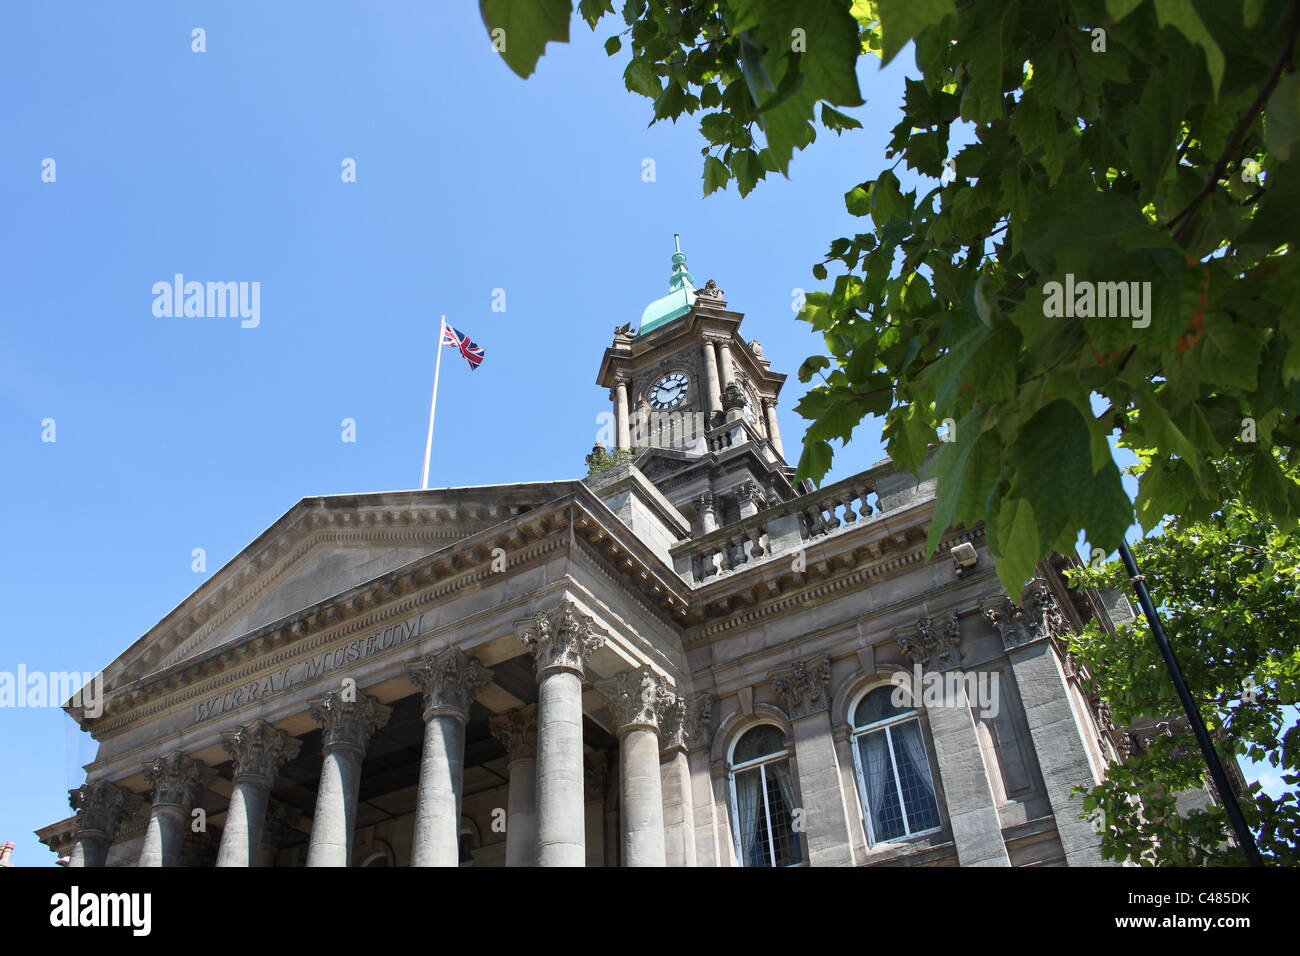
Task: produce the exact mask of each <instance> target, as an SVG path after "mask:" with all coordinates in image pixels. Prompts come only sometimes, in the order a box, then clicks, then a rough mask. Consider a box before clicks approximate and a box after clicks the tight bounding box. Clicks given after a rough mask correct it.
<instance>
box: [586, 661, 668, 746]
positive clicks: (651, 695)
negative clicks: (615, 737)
mask: <svg viewBox="0 0 1300 956" xmlns="http://www.w3.org/2000/svg"><path fill="white" fill-rule="evenodd" d="M596 689H597V690H599V691H600V692H601V693H602V694H604V695H605V699H606V700H607V701H609V710H610V713H611V714H613V715H614V727H615V730H616V731H617V732H618V733H619V734H622V733H624V732H625V731H628V730H632V729H633V728H636V727H646V728H649V729H650V730H653V731H655V732H656V733H658V732H659V730H660V728H661V727H662V726H663V721H664V718H665V716H666V715H667V714H668V713H669V712H670V711H671V710H672V708H673V706H674V705H675V704H676V703H677V695H676V694H674V693H673V692H672V691H670V690H669V689H668V685H667V683H666V682H665V681H664V679H663V678H662V677H661V676H659V675H658V674H656V673H655V672H654V671H652V670H651V669H650V668H649V667H647V666H645V665H642V666H641V667H637V668H632V669H630V670H625V671H619V672H618V673H617V674H615V675H614V676H613V677H611V678H610V679H609V680H607V681H602V682H601V683H600V684H598V685H597V686H596Z"/></svg>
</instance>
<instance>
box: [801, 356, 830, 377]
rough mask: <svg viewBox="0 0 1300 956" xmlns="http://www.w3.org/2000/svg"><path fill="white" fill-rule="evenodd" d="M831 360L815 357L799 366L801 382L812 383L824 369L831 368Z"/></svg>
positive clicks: (824, 357)
mask: <svg viewBox="0 0 1300 956" xmlns="http://www.w3.org/2000/svg"><path fill="white" fill-rule="evenodd" d="M830 365H831V360H830V359H828V358H827V357H826V356H825V355H813V356H810V357H809V358H807V359H804V363H803V364H802V365H800V366H799V381H801V382H811V381H812V377H813V376H814V375H816V374H817V373H818V372H819V371H821V370H822V369H824V368H830Z"/></svg>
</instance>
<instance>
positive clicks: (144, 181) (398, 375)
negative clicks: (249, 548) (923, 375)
mask: <svg viewBox="0 0 1300 956" xmlns="http://www.w3.org/2000/svg"><path fill="white" fill-rule="evenodd" d="M0 16H2V17H3V25H2V28H0V130H2V133H0V209H3V210H4V215H5V220H6V228H5V231H4V235H3V248H2V249H0V263H2V265H0V303H3V305H2V308H3V312H2V313H0V314H2V315H3V336H2V337H0V449H3V452H4V458H3V461H4V463H5V465H6V467H5V469H4V494H3V495H0V526H2V527H3V528H4V529H5V535H6V544H7V546H6V547H3V548H0V576H3V579H4V580H5V581H6V583H7V591H8V595H9V601H8V602H7V603H8V607H7V613H6V614H5V615H4V616H3V617H2V618H0V669H2V670H9V671H13V670H15V669H16V668H17V666H18V664H19V663H22V664H24V665H25V666H26V667H27V669H28V670H29V671H33V670H47V671H66V670H76V671H96V670H99V669H100V668H102V667H103V666H104V665H106V664H107V663H108V662H109V661H110V660H111V659H112V658H113V657H114V656H115V655H116V654H117V653H119V652H120V651H121V650H123V649H124V648H126V647H127V646H128V645H130V644H131V643H132V642H133V641H134V640H136V639H137V638H138V637H139V636H140V635H141V634H143V633H144V632H145V631H146V630H147V629H148V628H149V627H150V626H152V625H153V624H154V623H156V622H157V621H158V620H159V619H160V618H161V617H162V616H164V615H165V614H166V613H167V612H168V611H169V610H170V609H171V608H173V607H174V606H175V605H176V604H178V603H179V602H180V601H181V600H182V599H183V598H184V597H185V596H186V595H187V594H189V593H190V592H191V591H192V590H193V589H194V588H195V587H197V586H198V584H199V583H200V582H201V580H202V579H203V578H204V577H205V576H206V575H201V574H196V573H195V572H194V571H193V570H192V569H191V562H192V560H193V558H192V552H193V549H195V548H203V549H204V550H205V552H206V560H207V568H208V571H209V573H210V572H211V571H215V570H216V569H217V568H219V567H221V566H222V565H223V564H224V563H225V562H226V561H227V560H229V559H230V558H231V557H232V556H233V555H235V554H236V553H238V551H239V550H240V549H241V548H243V547H244V546H245V545H246V544H247V543H248V542H249V541H251V540H252V539H253V538H255V537H256V536H257V535H258V534H259V533H260V532H261V531H263V530H264V529H265V528H266V527H267V526H268V525H270V524H271V523H272V522H273V521H274V520H275V519H276V518H277V517H279V516H280V515H281V514H283V513H284V512H285V511H286V510H288V509H289V508H290V507H291V506H292V505H293V504H294V503H295V502H296V501H298V500H299V499H300V498H303V497H306V496H311V495H322V494H335V493H344V492H370V491H384V490H392V489H404V488H414V487H418V484H419V478H420V466H421V463H422V457H423V452H424V437H425V429H426V427H427V415H428V401H429V389H430V386H431V382H432V374H433V358H434V349H435V342H436V332H437V328H438V316H439V315H440V314H444V313H445V314H446V315H447V317H448V321H449V322H451V323H452V324H454V325H455V326H456V327H457V328H459V329H461V330H462V331H465V332H468V333H469V334H470V335H472V336H473V337H474V339H475V340H476V341H477V342H478V343H479V344H480V345H482V346H484V347H485V348H486V350H487V360H486V361H485V363H484V364H483V366H482V367H481V368H480V369H479V370H478V371H476V372H473V373H471V372H470V371H469V369H468V368H467V366H466V365H465V363H464V362H463V361H461V360H460V359H459V358H458V357H456V356H455V354H454V353H451V352H448V353H447V355H446V356H445V358H446V359H447V360H446V361H444V363H443V369H442V384H441V389H440V395H439V407H438V412H439V414H438V429H437V434H436V436H435V441H434V455H433V465H432V469H431V476H430V484H431V485H433V486H439V485H467V484H486V483H498V482H513V481H519V480H542V479H561V478H576V477H580V476H581V474H582V473H584V472H585V467H584V465H583V456H584V455H585V454H586V453H587V452H588V451H589V450H590V448H591V445H592V442H593V441H594V439H595V437H596V431H597V428H598V425H597V420H596V416H597V415H598V414H599V413H600V412H602V411H605V410H607V409H608V408H609V403H608V399H607V396H606V393H605V392H604V391H603V390H602V389H600V388H598V387H596V386H595V384H594V378H595V374H596V370H597V366H598V363H599V360H600V356H601V353H602V350H603V349H604V348H605V346H606V345H607V344H609V341H610V339H611V335H612V330H613V328H614V326H615V325H617V324H621V323H623V322H627V321H633V322H635V321H636V320H638V319H639V318H640V315H641V310H642V309H643V308H644V307H645V305H646V304H647V303H648V302H649V301H650V300H652V299H654V298H657V297H658V296H660V295H663V294H664V293H665V292H666V291H667V282H668V276H669V266H670V263H669V257H670V255H671V253H672V251H673V246H672V240H673V233H675V232H677V233H680V234H681V237H682V247H683V250H684V251H685V252H686V253H687V255H688V256H689V263H690V267H691V270H692V272H693V274H694V276H695V278H696V280H697V281H698V282H700V283H703V282H704V281H705V280H707V279H709V278H713V279H716V280H717V282H718V284H719V285H720V286H721V287H722V288H723V289H724V290H726V293H727V298H728V302H729V305H730V306H731V307H732V308H734V309H737V310H738V311H742V312H745V313H746V320H745V325H744V331H745V333H746V335H747V336H748V337H750V338H758V339H759V340H760V341H761V342H762V343H763V346H764V351H765V354H766V355H767V357H768V358H770V359H771V360H772V363H773V366H774V368H777V369H779V370H782V371H786V372H788V373H789V374H790V376H791V378H790V382H789V383H788V384H787V390H786V394H785V395H784V396H783V401H782V403H781V405H780V408H779V414H780V419H781V429H782V432H783V434H784V436H785V437H786V445H787V449H788V451H789V453H790V455H791V457H792V458H796V457H797V454H798V445H799V441H798V439H799V436H800V435H801V434H802V431H803V429H802V420H801V419H799V417H798V416H797V415H796V414H795V413H794V412H793V410H792V409H793V406H794V404H795V403H796V401H797V399H798V397H799V395H800V394H801V393H802V391H803V389H804V388H805V386H801V385H800V384H799V383H798V381H797V379H796V377H795V375H794V373H795V371H796V370H797V368H798V366H799V364H800V362H801V361H802V360H803V359H804V358H805V357H807V356H808V355H810V354H814V353H816V352H819V351H821V343H820V341H819V339H818V337H817V336H815V335H814V334H813V333H812V332H811V331H810V330H809V329H808V327H807V326H806V325H805V324H803V323H799V322H796V321H794V320H793V313H792V309H791V302H792V297H793V290H795V289H796V288H806V289H812V288H814V287H815V285H816V283H815V280H813V278H812V275H811V272H810V266H811V264H812V263H813V262H814V261H817V260H818V259H820V258H821V256H822V255H823V254H824V253H825V250H826V247H827V245H828V243H829V240H830V239H832V238H834V237H835V236H838V235H850V234H852V233H853V232H854V231H856V229H855V225H856V224H857V221H856V220H854V219H853V218H852V217H850V216H849V215H848V214H847V213H846V212H845V211H844V206H843V199H842V196H843V193H844V191H845V190H846V189H847V188H849V187H850V186H851V185H853V184H854V183H856V182H858V181H860V180H862V179H865V178H869V177H871V176H873V175H874V174H875V173H876V172H877V171H878V170H879V169H880V168H881V167H882V166H883V165H884V160H883V152H884V146H885V143H886V142H887V141H888V139H889V130H890V129H891V128H892V127H893V125H894V124H895V122H896V121H897V119H898V115H899V114H898V106H899V104H900V103H901V97H902V77H903V71H904V70H905V69H906V68H907V67H908V66H909V65H910V58H909V57H908V56H903V57H900V58H899V59H898V60H897V61H896V62H895V63H894V64H893V65H892V66H891V67H890V69H888V70H885V71H880V70H879V69H878V68H877V62H878V61H875V60H874V59H872V60H870V61H865V62H864V63H863V66H862V69H861V80H862V88H863V94H864V96H865V97H866V99H867V101H868V102H867V106H865V107H863V108H860V109H857V110H853V111H851V112H853V113H854V114H855V115H857V116H858V117H859V118H860V119H861V120H862V121H863V122H864V124H865V126H866V128H865V129H864V130H861V131H857V132H854V133H850V134H848V135H846V136H845V137H843V138H837V137H835V136H834V135H832V134H829V133H827V132H825V131H820V132H819V138H818V142H817V144H816V148H814V149H812V150H811V151H809V152H807V153H804V154H799V155H797V156H796V159H795V162H794V165H793V168H792V173H791V178H790V179H788V180H786V179H782V178H780V177H775V178H773V179H772V180H771V181H769V182H766V183H763V184H760V186H759V188H758V189H757V190H756V191H755V192H754V193H753V194H752V195H751V196H749V197H748V198H746V199H745V200H743V201H741V200H740V199H739V197H738V195H737V194H736V192H735V187H734V185H733V186H732V187H731V189H730V190H728V191H727V192H725V193H721V194H714V195H713V196H711V197H709V198H708V199H702V198H701V183H700V172H701V166H700V163H701V157H700V152H699V150H700V145H701V143H700V141H699V136H698V133H697V131H696V129H695V123H694V122H693V121H690V122H682V123H680V124H678V125H677V126H672V125H666V124H659V125H656V126H654V127H650V128H647V125H646V124H647V122H648V120H649V117H650V101H649V100H645V99H643V98H641V97H638V96H635V95H634V94H630V93H628V92H626V91H625V90H624V88H623V83H622V79H621V74H622V70H623V67H624V65H625V64H626V60H627V57H628V53H627V51H626V50H624V52H623V53H621V54H620V55H618V56H617V57H615V58H613V59H611V58H608V57H606V56H605V54H604V52H603V49H602V44H603V42H604V39H605V38H606V36H608V35H609V34H610V33H611V32H613V29H614V27H615V26H616V21H614V20H607V21H606V22H605V23H604V24H602V25H601V27H600V28H599V29H598V31H597V32H596V33H595V34H592V33H591V32H590V31H589V30H588V29H587V28H586V27H585V25H581V24H578V23H576V22H575V24H574V27H573V34H572V36H573V42H571V43H570V44H569V45H567V46H551V47H550V48H549V50H548V53H547V55H546V56H545V57H544V58H543V59H542V61H541V64H540V68H539V70H538V72H537V73H536V74H535V75H534V76H533V77H532V78H531V79H530V80H528V81H527V82H524V81H521V80H520V79H518V78H517V77H516V76H515V75H514V74H513V73H511V72H510V71H509V70H508V69H507V68H506V67H505V65H504V64H503V63H502V62H501V61H500V60H499V58H498V57H497V55H496V54H495V53H494V52H493V51H492V50H491V47H490V43H489V40H488V38H487V36H486V33H485V31H484V28H483V25H482V23H481V21H480V20H479V18H478V13H477V5H476V4H473V3H464V2H462V3H434V4H430V3H408V2H394V0H387V2H384V3H382V4H363V3H360V2H356V3H342V2H313V3H306V2H287V0H278V2H276V3H273V4H260V3H250V2H231V3H211V2H191V3H186V4H175V3H149V2H140V0H136V2H132V3H131V4H129V5H106V4H94V3H89V2H83V3H57V4H10V5H8V6H7V7H6V9H5V11H4V13H3V14H0ZM196 27H200V28H202V29H203V30H205V31H206V46H207V50H206V52H204V53H195V52H192V50H191V42H192V41H191V31H192V30H193V29H194V28H196ZM46 158H52V159H53V160H54V161H55V164H56V165H55V175H56V179H55V181H54V182H53V183H47V182H42V179H41V173H42V162H43V160H45V159H46ZM345 158H351V159H354V160H355V162H356V171H357V182H355V183H344V182H342V181H341V177H340V171H341V163H342V162H343V160H344V159H345ZM647 158H650V159H653V160H654V161H655V173H656V177H655V181H654V182H645V181H643V179H642V168H643V160H645V159H647ZM178 272H179V273H183V274H184V275H185V276H186V278H187V279H192V280H197V281H202V282H207V281H245V282H258V283H260V290H261V301H260V324H259V325H258V326H257V327H256V328H241V325H240V321H239V320H238V319H234V318H175V317H174V318H166V317H158V316H155V315H154V314H153V309H152V305H153V300H154V296H153V293H152V287H153V285H154V283H155V282H158V281H168V282H170V281H171V279H172V277H173V275H174V274H175V273H178ZM495 289H503V290H504V291H505V302H506V310H505V311H504V312H498V311H493V310H492V302H493V290H495ZM345 418H350V419H353V420H354V421H355V423H356V424H355V430H356V441H355V442H351V443H349V442H344V441H343V440H342V432H343V426H342V422H343V419H345ZM46 419H53V420H54V423H55V437H56V441H54V442H52V443H51V442H46V441H42V432H43V425H42V422H43V421H44V420H46ZM881 457H883V450H882V448H881V445H880V442H879V426H878V424H875V423H871V422H867V423H864V425H863V426H861V428H860V430H859V433H858V435H857V436H856V437H855V440H854V441H853V443H852V444H851V445H850V446H849V447H848V448H847V449H846V450H845V451H842V452H840V453H838V454H837V456H836V463H835V468H834V470H833V472H832V473H831V474H830V475H829V476H828V480H833V479H835V478H838V477H842V476H845V475H848V474H851V473H853V472H855V471H858V470H861V469H862V468H865V467H866V466H867V465H869V464H871V463H872V462H874V461H876V460H878V459H879V458H881ZM71 726H72V725H71V722H70V721H69V720H68V719H67V718H66V717H65V716H64V715H63V714H62V712H61V711H59V710H56V709H50V708H46V709H34V708H33V709H7V710H5V711H3V712H0V760H3V766H4V767H5V769H6V773H5V778H6V786H5V787H4V788H3V789H2V790H0V841H3V840H6V839H8V840H14V841H15V842H16V843H17V844H18V848H17V850H16V852H15V857H14V862H15V863H16V864H18V865H44V864H52V863H53V862H54V856H53V854H51V853H50V852H49V851H48V850H46V849H45V848H44V847H42V846H40V845H39V844H38V843H37V841H36V840H35V837H34V836H33V835H32V832H31V831H32V830H33V829H34V828H35V827H38V826H42V825H44V824H47V823H51V822H54V821H56V820H58V819H60V818H62V817H64V816H66V815H67V814H68V813H69V812H70V810H69V808H68V805H67V801H66V796H65V791H66V790H67V789H68V788H71V787H75V786H77V785H79V784H80V783H81V782H82V780H83V778H84V774H83V772H82V770H81V766H82V764H84V763H85V762H87V761H89V760H90V759H91V758H92V757H93V753H94V751H93V742H92V741H91V740H90V738H89V737H87V736H85V735H81V734H79V733H77V732H75V730H73V731H70V730H69V728H70V727H71Z"/></svg>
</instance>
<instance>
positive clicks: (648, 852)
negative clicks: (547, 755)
mask: <svg viewBox="0 0 1300 956" xmlns="http://www.w3.org/2000/svg"><path fill="white" fill-rule="evenodd" d="M598 689H599V690H600V692H601V693H602V694H604V695H605V697H606V699H608V700H609V709H610V712H611V713H612V714H613V715H614V724H615V727H616V728H617V731H618V755H619V774H618V777H619V787H620V788H621V789H620V792H619V798H620V802H619V818H620V820H621V821H622V827H621V830H622V837H623V865H624V866H665V865H667V860H666V857H665V854H664V792H663V784H662V782H661V780H660V777H659V728H660V726H661V722H662V720H663V719H664V717H665V716H666V715H668V714H669V713H670V712H671V711H672V709H673V708H674V707H675V706H676V703H677V695H676V694H674V693H672V692H671V691H669V690H668V688H667V687H666V686H665V684H664V680H663V678H662V677H660V676H659V675H658V674H656V673H655V672H654V671H652V670H650V668H648V667H646V666H644V665H643V666H641V667H638V668H636V669H635V670H626V671H621V672H619V673H617V674H615V675H614V676H613V678H612V679H611V680H609V681H607V682H606V683H604V684H601V685H600V686H599V688H598Z"/></svg>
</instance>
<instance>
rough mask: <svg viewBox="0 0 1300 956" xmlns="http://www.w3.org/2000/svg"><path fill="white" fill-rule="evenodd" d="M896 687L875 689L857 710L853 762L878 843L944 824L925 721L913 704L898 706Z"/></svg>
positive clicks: (868, 823) (865, 811) (869, 835)
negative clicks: (923, 731) (923, 729)
mask: <svg viewBox="0 0 1300 956" xmlns="http://www.w3.org/2000/svg"><path fill="white" fill-rule="evenodd" d="M894 689H895V688H893V687H892V686H890V687H880V688H878V689H876V690H873V691H871V692H870V693H869V694H867V695H866V696H865V697H863V698H862V700H861V702H859V704H858V706H857V707H855V708H854V710H853V762H854V763H855V764H856V765H857V772H858V791H859V793H860V794H861V796H862V807H863V816H864V818H865V819H864V823H865V824H866V827H867V840H868V842H869V843H871V844H872V845H873V846H874V845H875V844H877V843H883V842H885V841H886V840H897V839H899V838H900V837H908V836H913V835H914V834H917V833H923V832H925V831H927V830H934V829H936V828H937V827H938V826H939V804H938V802H937V801H936V800H935V797H934V780H933V778H932V777H931V776H930V762H929V760H927V759H926V755H925V741H924V740H923V739H922V737H921V721H920V718H919V717H918V716H917V713H916V710H915V709H914V708H911V707H907V708H901V707H896V706H894V703H893V701H892V700H891V696H892V695H893V692H894Z"/></svg>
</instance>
